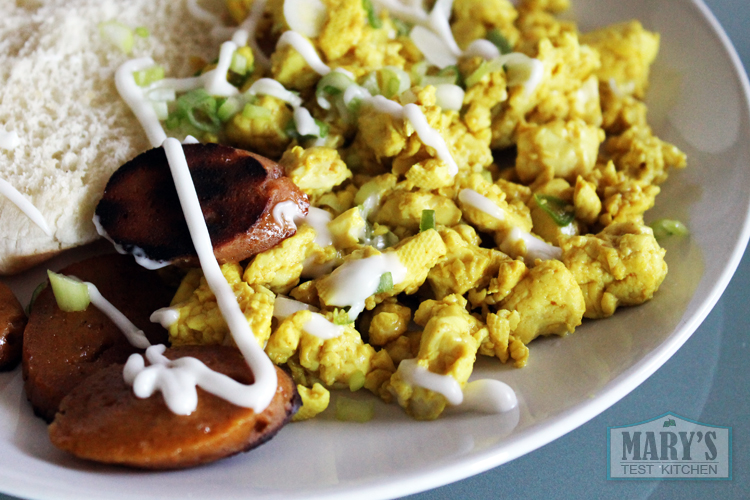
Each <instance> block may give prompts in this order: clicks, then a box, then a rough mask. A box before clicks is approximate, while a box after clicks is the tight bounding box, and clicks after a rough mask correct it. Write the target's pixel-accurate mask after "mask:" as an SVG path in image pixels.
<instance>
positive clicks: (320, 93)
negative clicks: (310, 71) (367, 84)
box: [315, 71, 354, 109]
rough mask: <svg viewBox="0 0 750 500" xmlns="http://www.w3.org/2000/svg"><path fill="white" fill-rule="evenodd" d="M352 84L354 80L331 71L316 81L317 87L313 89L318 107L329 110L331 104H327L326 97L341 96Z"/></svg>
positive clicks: (338, 72) (339, 72)
mask: <svg viewBox="0 0 750 500" xmlns="http://www.w3.org/2000/svg"><path fill="white" fill-rule="evenodd" d="M353 83H354V80H352V79H351V78H349V76H347V75H346V74H344V73H342V72H341V71H331V72H330V73H328V74H327V75H325V76H324V77H323V78H321V79H320V80H318V85H317V86H316V87H315V99H316V100H317V101H318V105H319V106H320V107H321V108H323V109H331V103H330V102H328V100H327V99H326V96H336V95H340V94H343V93H344V91H346V89H348V88H349V86H350V85H352V84H353Z"/></svg>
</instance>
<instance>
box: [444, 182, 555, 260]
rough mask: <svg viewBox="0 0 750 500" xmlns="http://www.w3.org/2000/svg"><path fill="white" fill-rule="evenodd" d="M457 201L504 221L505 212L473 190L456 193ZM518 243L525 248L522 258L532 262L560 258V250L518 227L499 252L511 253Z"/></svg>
mask: <svg viewBox="0 0 750 500" xmlns="http://www.w3.org/2000/svg"><path fill="white" fill-rule="evenodd" d="M458 200H459V201H460V202H461V203H463V204H465V205H468V206H470V207H472V208H475V209H477V210H479V211H480V212H483V213H485V214H487V215H489V216H490V217H493V218H495V219H497V220H501V221H502V220H505V210H503V209H502V208H500V207H498V206H497V205H496V204H495V203H494V202H493V201H492V200H490V199H489V198H487V197H486V196H484V195H481V194H479V193H477V192H476V191H474V190H473V189H462V190H461V192H460V193H458ZM519 241H522V242H523V246H524V248H525V250H524V251H523V255H524V257H526V258H528V259H530V260H531V261H532V262H533V261H535V260H536V259H542V260H553V259H557V260H560V259H561V258H562V250H561V249H560V248H559V247H556V246H554V245H550V244H549V243H547V242H546V241H544V240H542V239H540V238H537V237H536V236H534V235H533V234H531V233H529V232H526V231H524V230H522V229H521V228H519V227H514V228H513V229H511V230H510V232H509V233H508V234H507V235H506V236H505V238H504V239H503V241H502V242H501V243H500V250H502V251H503V252H505V253H513V251H512V248H513V247H514V245H516V244H517V243H518V242H519Z"/></svg>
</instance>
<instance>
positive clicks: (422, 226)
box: [419, 210, 435, 233]
mask: <svg viewBox="0 0 750 500" xmlns="http://www.w3.org/2000/svg"><path fill="white" fill-rule="evenodd" d="M428 229H435V211H434V210H422V219H421V220H420V221H419V232H420V233H421V232H422V231H427V230H428Z"/></svg>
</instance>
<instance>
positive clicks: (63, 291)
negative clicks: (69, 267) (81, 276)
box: [47, 270, 91, 312]
mask: <svg viewBox="0 0 750 500" xmlns="http://www.w3.org/2000/svg"><path fill="white" fill-rule="evenodd" d="M47 276H49V282H50V285H52V293H53V294H55V300H56V301H57V306H58V307H59V308H60V309H62V310H63V311H65V312H74V311H85V310H86V308H87V307H88V306H89V303H90V302H91V299H90V298H89V288H88V286H86V284H85V283H83V282H81V281H78V280H75V279H73V278H70V277H68V276H65V275H63V274H57V273H55V272H52V271H49V270H48V271H47Z"/></svg>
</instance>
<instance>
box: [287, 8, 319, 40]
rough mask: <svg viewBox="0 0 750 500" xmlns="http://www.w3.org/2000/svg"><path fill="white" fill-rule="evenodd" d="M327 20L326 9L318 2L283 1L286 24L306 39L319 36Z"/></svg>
mask: <svg viewBox="0 0 750 500" xmlns="http://www.w3.org/2000/svg"><path fill="white" fill-rule="evenodd" d="M327 18H328V9H326V6H325V4H324V3H323V2H321V1H320V0H284V19H286V23H287V24H288V25H289V27H290V28H291V29H292V30H293V31H296V32H297V33H300V34H301V35H305V36H306V37H308V38H315V37H317V36H318V35H320V32H321V31H322V30H323V26H324V25H325V22H326V19H327Z"/></svg>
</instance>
